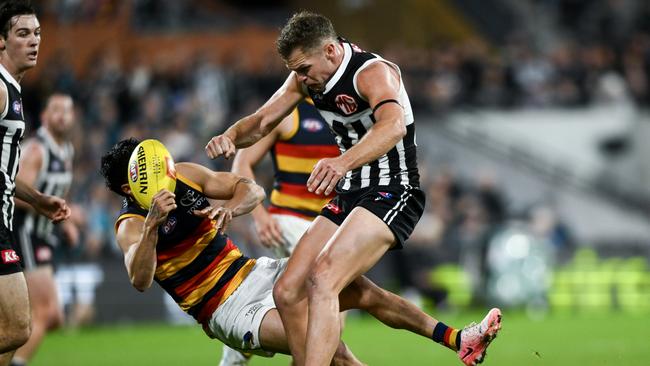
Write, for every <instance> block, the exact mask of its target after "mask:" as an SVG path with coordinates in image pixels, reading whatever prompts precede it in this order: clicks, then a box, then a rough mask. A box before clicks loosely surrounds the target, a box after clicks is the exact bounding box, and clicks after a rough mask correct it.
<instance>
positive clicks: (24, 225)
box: [15, 127, 74, 256]
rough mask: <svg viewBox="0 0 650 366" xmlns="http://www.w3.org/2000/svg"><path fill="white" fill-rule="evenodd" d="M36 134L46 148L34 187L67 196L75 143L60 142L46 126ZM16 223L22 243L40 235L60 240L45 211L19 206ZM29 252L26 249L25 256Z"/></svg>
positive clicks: (55, 240)
mask: <svg viewBox="0 0 650 366" xmlns="http://www.w3.org/2000/svg"><path fill="white" fill-rule="evenodd" d="M34 138H35V141H36V142H38V143H39V144H40V146H41V147H42V152H43V161H42V164H41V169H40V171H39V172H38V175H37V176H36V181H35V182H34V187H35V188H36V189H37V190H38V191H40V192H42V193H43V194H47V195H51V196H57V197H65V195H66V194H67V193H68V190H69V189H70V185H71V184H72V160H73V157H74V148H73V146H72V143H70V142H66V143H64V144H62V145H59V144H58V143H57V142H56V141H55V140H54V138H53V137H52V135H51V134H50V132H49V131H48V130H47V129H46V128H45V127H41V128H39V129H38V131H37V132H36V136H35V137H34ZM15 225H16V230H17V232H18V235H19V236H20V240H19V241H20V242H21V243H27V242H29V241H31V240H32V239H38V240H40V241H44V242H46V243H48V244H50V245H52V246H56V244H57V239H56V238H55V236H54V234H53V231H52V229H53V224H52V221H51V220H50V219H48V218H47V217H45V216H43V215H38V214H36V213H34V212H26V211H24V210H20V209H18V210H16V217H15ZM25 252H26V251H25V250H23V256H24V255H25Z"/></svg>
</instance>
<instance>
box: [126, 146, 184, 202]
mask: <svg viewBox="0 0 650 366" xmlns="http://www.w3.org/2000/svg"><path fill="white" fill-rule="evenodd" d="M128 181H129V187H131V192H132V194H133V197H135V200H136V201H137V202H138V203H139V204H140V206H142V207H143V208H145V209H147V210H148V209H149V208H150V207H151V201H152V200H153V196H154V195H155V194H156V193H158V191H160V190H161V189H163V188H166V189H167V190H168V191H170V192H174V189H175V188H176V168H175V167H174V159H172V156H171V154H170V153H169V151H167V148H166V147H165V145H163V144H162V143H161V142H160V141H158V140H154V139H148V140H144V141H142V142H140V143H139V144H138V146H136V147H135V150H133V153H132V154H131V158H130V159H129V171H128Z"/></svg>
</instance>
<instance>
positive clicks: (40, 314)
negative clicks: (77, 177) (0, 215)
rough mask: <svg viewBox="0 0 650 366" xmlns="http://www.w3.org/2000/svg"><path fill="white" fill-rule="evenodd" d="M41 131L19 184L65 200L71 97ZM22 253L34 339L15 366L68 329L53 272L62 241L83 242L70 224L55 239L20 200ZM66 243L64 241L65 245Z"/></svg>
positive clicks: (58, 101) (57, 101)
mask: <svg viewBox="0 0 650 366" xmlns="http://www.w3.org/2000/svg"><path fill="white" fill-rule="evenodd" d="M41 123H42V126H41V127H40V128H39V129H38V131H37V133H36V136H35V137H33V138H31V139H29V140H27V141H26V143H25V145H24V152H25V153H24V154H23V157H22V158H21V159H20V169H19V172H18V179H20V180H21V181H23V182H25V183H26V184H29V185H30V186H32V187H34V188H36V189H38V190H39V191H41V192H46V193H48V194H52V195H55V196H57V197H62V198H63V197H65V196H66V195H67V192H68V190H69V188H70V184H71V183H72V160H73V155H74V151H73V147H72V143H71V142H70V136H69V132H70V130H71V128H72V127H73V124H74V105H73V101H72V98H71V97H70V96H69V95H66V94H53V95H51V96H50V97H49V98H48V99H47V102H46V105H45V109H44V110H43V112H42V113H41ZM14 227H15V231H16V233H17V237H16V242H17V243H18V246H17V248H16V249H17V252H18V255H19V256H20V258H21V264H22V265H23V268H24V269H25V279H26V280H27V289H28V290H29V302H30V305H31V307H32V335H31V336H30V337H29V341H27V343H26V344H24V345H23V346H22V347H20V348H19V349H18V350H17V351H16V354H15V355H14V358H13V360H12V362H11V365H12V366H23V365H26V364H27V362H29V360H30V359H31V358H32V356H33V355H34V353H35V352H36V350H37V348H38V346H39V345H40V343H41V341H42V339H43V337H44V336H45V333H46V332H49V331H51V330H53V329H56V328H58V327H59V326H61V325H62V323H63V310H62V309H61V305H60V303H59V299H58V296H57V291H56V288H57V287H56V284H55V281H54V269H53V266H52V259H53V258H52V257H53V249H54V247H55V246H57V245H59V244H60V243H59V242H61V241H65V242H66V243H69V244H75V242H76V238H77V237H78V236H79V233H78V231H77V228H76V226H75V225H74V224H72V223H71V222H70V221H65V222H64V223H63V224H62V225H61V226H60V229H61V230H60V231H61V232H62V234H64V235H65V238H61V236H62V235H60V234H59V235H57V234H55V233H54V226H53V225H52V223H51V222H50V221H49V220H48V219H47V218H45V217H43V216H39V215H37V214H36V213H35V212H33V210H32V209H31V206H29V205H27V204H26V203H25V202H23V201H22V200H16V215H15V222H14ZM61 239H64V240H61Z"/></svg>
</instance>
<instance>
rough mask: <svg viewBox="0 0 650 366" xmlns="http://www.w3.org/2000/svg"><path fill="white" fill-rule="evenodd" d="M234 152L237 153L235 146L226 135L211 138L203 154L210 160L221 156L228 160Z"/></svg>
mask: <svg viewBox="0 0 650 366" xmlns="http://www.w3.org/2000/svg"><path fill="white" fill-rule="evenodd" d="M235 152H237V148H236V147H235V144H234V143H233V142H232V140H231V139H230V137H228V136H226V135H219V136H215V137H213V138H211V139H210V142H208V144H207V145H206V146H205V153H206V154H207V155H208V158H210V159H216V158H218V157H219V156H221V155H223V157H224V158H226V159H230V158H231V157H232V156H235Z"/></svg>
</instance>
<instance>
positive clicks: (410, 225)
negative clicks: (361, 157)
mask: <svg viewBox="0 0 650 366" xmlns="http://www.w3.org/2000/svg"><path fill="white" fill-rule="evenodd" d="M424 204H425V197H424V192H422V191H421V190H420V189H419V188H417V187H411V186H402V185H391V186H376V187H367V188H362V189H359V190H355V191H351V192H344V193H339V194H338V195H337V196H336V197H334V198H333V199H332V200H331V201H330V202H329V203H328V204H327V205H325V207H323V209H322V210H321V212H320V214H321V216H324V217H326V218H328V219H329V220H331V221H332V222H333V223H335V224H336V225H339V226H340V225H341V224H342V223H343V221H344V220H345V218H346V217H347V216H348V215H349V214H350V212H352V210H353V209H354V208H355V207H363V208H365V209H366V210H368V211H370V212H372V213H373V214H375V216H377V217H378V218H380V219H381V220H382V221H383V222H384V223H385V224H386V225H387V226H388V228H389V229H390V231H392V232H393V235H395V245H394V246H393V247H392V248H391V249H402V248H403V247H404V242H405V241H406V239H408V237H409V236H410V235H411V233H413V229H414V228H415V225H416V224H417V223H418V221H419V220H420V217H421V216H422V213H423V212H424Z"/></svg>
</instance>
